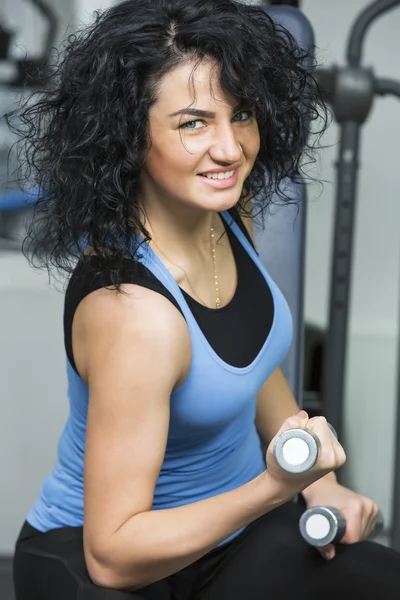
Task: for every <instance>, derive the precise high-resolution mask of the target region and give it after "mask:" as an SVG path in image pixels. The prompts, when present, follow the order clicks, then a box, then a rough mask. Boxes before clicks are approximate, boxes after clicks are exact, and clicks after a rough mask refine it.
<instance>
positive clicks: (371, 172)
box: [0, 0, 400, 600]
mask: <svg viewBox="0 0 400 600" xmlns="http://www.w3.org/2000/svg"><path fill="white" fill-rule="evenodd" d="M187 1H188V2H190V0H187ZM246 1H247V2H248V3H253V4H256V3H260V4H261V2H257V1H256V0H253V1H252V0H246ZM111 3H112V0H0V198H2V196H1V194H2V193H3V192H4V189H5V188H6V187H7V188H8V191H9V192H10V190H11V191H12V190H13V183H12V182H10V181H9V180H8V175H7V164H8V169H9V170H10V168H11V169H12V166H13V161H15V160H16V156H15V155H14V154H11V155H9V148H10V147H11V145H12V143H13V138H12V136H11V134H10V133H9V132H8V130H7V128H6V126H5V123H4V119H2V115H3V114H4V113H5V112H6V111H8V110H10V109H11V108H12V107H13V106H14V104H15V102H16V101H17V100H18V98H19V97H20V94H21V90H22V86H23V85H25V84H26V78H27V73H28V74H33V73H34V72H35V62H36V61H39V62H41V61H45V60H46V54H47V51H48V47H49V46H52V45H54V46H58V45H59V44H60V42H61V40H63V39H65V37H66V35H68V34H69V33H72V32H73V31H74V29H75V28H76V27H77V26H80V25H81V24H82V23H85V22H90V20H91V19H92V13H93V11H94V10H95V9H99V8H100V9H101V8H104V7H106V6H108V5H110V4H111ZM263 4H276V5H277V4H279V5H282V4H286V5H292V6H293V7H296V8H299V9H300V10H301V11H302V13H304V15H305V16H306V17H307V19H308V21H309V22H310V24H311V26H312V28H313V31H314V36H315V43H316V46H317V52H318V54H317V55H318V59H319V63H321V64H322V66H324V67H325V66H326V67H329V66H331V65H333V64H336V65H339V66H340V65H343V64H344V59H345V52H346V45H347V41H348V34H349V31H350V29H351V26H352V24H353V22H354V20H355V18H356V16H357V15H358V14H359V13H360V12H361V11H363V10H364V9H365V8H366V7H367V6H368V5H369V4H370V2H369V1H368V0H351V2H349V1H347V0H300V1H299V2H296V1H292V2H289V1H288V2H270V3H268V2H263ZM399 31H400V5H399V6H398V7H396V8H395V9H394V10H391V11H390V12H388V13H387V14H384V15H383V16H382V17H380V18H379V19H378V20H376V22H374V24H373V26H372V27H371V28H370V30H369V31H368V36H367V38H366V41H365V45H364V50H363V64H364V65H365V66H371V67H372V68H373V70H374V73H375V74H377V75H379V77H383V78H391V79H393V80H396V79H399V80H400V67H399V61H398V56H399V52H400V41H399V38H398V32H399ZM399 139H400V102H399V100H398V99H397V98H395V97H394V96H391V95H388V96H384V97H379V98H375V100H374V103H373V107H372V109H371V110H370V112H369V114H368V118H367V119H366V120H365V123H364V124H363V127H362V134H361V143H360V164H359V169H360V170H359V179H358V190H357V210H356V219H355V222H354V243H353V256H352V277H351V296H350V305H349V321H348V336H347V345H346V355H345V356H346V360H345V377H344V391H343V418H342V429H341V438H342V442H343V444H344V446H345V448H346V451H347V456H348V461H347V464H346V466H345V468H344V469H343V473H342V474H341V479H342V481H343V482H344V483H345V484H346V485H348V486H349V487H351V488H353V489H355V490H356V491H358V492H360V493H362V494H365V495H368V496H370V497H371V498H373V499H374V500H375V501H376V502H377V503H378V504H379V506H380V508H381V510H382V512H383V514H384V516H385V522H386V529H385V532H384V535H383V536H382V539H381V540H380V541H381V542H382V543H384V544H388V545H393V546H394V547H397V549H399V550H400V531H399V528H400V524H399V519H400V515H399V516H397V515H398V513H400V506H397V504H400V492H399V494H396V489H397V488H398V487H399V484H398V482H396V477H395V475H396V471H397V463H396V455H397V453H398V451H397V450H396V438H397V421H398V411H397V402H398V392H397V387H398V345H399V330H400V328H399V285H400V277H399V275H400V264H399V249H400V228H399V223H400V201H399V200H400V198H399V187H400V186H399V167H398V161H399V157H400V154H399V151H398V141H399ZM338 140H339V127H338V124H337V122H336V121H335V119H333V121H332V124H331V125H330V127H329V129H328V131H327V133H326V134H325V136H324V139H323V144H324V146H325V148H324V149H322V150H321V151H320V152H319V155H318V161H317V164H316V165H314V166H313V167H312V168H311V174H312V175H313V176H314V177H316V178H317V179H319V180H322V181H323V182H324V183H323V185H322V186H321V185H320V184H317V183H310V184H309V185H308V200H307V224H306V278H305V292H304V321H305V339H304V349H305V352H304V368H303V390H304V396H303V404H304V407H305V408H306V409H308V410H309V411H310V412H311V413H312V414H324V412H325V411H324V402H323V397H322V394H321V391H322V388H321V386H322V366H323V361H324V356H326V353H325V342H326V331H327V329H328V325H329V306H330V292H331V287H330V286H331V271H332V254H333V239H334V231H335V204H336V192H337V190H336V183H337V182H336V172H335V162H336V161H337V156H338ZM11 196H12V194H11V195H10V194H9V195H8V196H4V197H3V201H1V200H0V597H1V598H2V599H4V600H11V598H12V596H11V589H10V588H9V587H6V586H9V568H10V557H11V556H12V553H13V546H14V542H15V539H16V536H17V534H18V529H19V527H20V526H21V524H22V521H23V519H24V517H25V515H26V512H27V511H28V510H29V508H30V506H31V504H32V502H33V500H34V498H35V497H36V495H37V493H38V490H39V486H40V484H41V481H42V479H43V478H44V477H45V476H46V475H47V474H48V473H49V471H50V470H51V469H52V467H53V465H54V461H55V457H56V451H57V440H58V436H59V434H60V432H61V429H62V427H63V425H64V421H65V419H66V416H67V411H68V402H67V397H66V378H65V355H64V347H63V331H62V312H63V294H62V293H60V291H57V290H55V289H54V288H53V287H50V286H49V282H48V278H47V276H46V275H45V274H43V273H38V272H35V271H34V270H32V269H31V268H30V267H29V266H28V264H27V262H26V260H25V259H24V258H23V256H22V254H21V251H20V241H21V236H22V234H23V227H22V225H21V222H22V220H21V217H22V216H23V214H25V212H26V211H27V210H28V209H26V208H20V209H16V207H14V209H13V210H10V206H8V205H7V202H6V200H5V198H7V197H8V198H9V199H10V198H11ZM1 202H3V204H1ZM396 503H397V504H396ZM396 531H397V534H396ZM396 536H397V537H396ZM7 582H8V583H7Z"/></svg>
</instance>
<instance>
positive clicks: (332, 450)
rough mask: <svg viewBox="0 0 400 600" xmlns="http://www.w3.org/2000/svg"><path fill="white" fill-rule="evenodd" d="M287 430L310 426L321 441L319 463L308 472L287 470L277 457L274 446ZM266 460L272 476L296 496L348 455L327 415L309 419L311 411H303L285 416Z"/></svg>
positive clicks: (309, 428)
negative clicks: (286, 417)
mask: <svg viewBox="0 0 400 600" xmlns="http://www.w3.org/2000/svg"><path fill="white" fill-rule="evenodd" d="M288 429H307V430H308V431H310V432H312V433H314V434H315V435H316V436H317V437H318V438H319V441H320V443H321V448H320V451H319V455H318V460H317V462H316V464H315V465H314V466H313V467H312V469H310V470H309V471H307V472H305V473H288V472H287V471H285V470H283V469H282V468H281V467H280V466H279V465H278V463H277V462H276V460H275V456H274V446H275V442H276V439H277V437H278V436H279V435H280V434H281V433H282V432H283V431H287V430H288ZM266 461H267V471H268V473H269V476H270V477H273V478H274V479H275V480H276V481H278V482H280V483H283V484H285V486H286V487H287V488H288V489H289V488H290V489H291V490H292V492H293V495H296V494H297V493H298V492H300V491H302V490H304V489H305V488H307V487H308V486H310V485H311V484H313V483H314V482H316V481H318V480H319V479H321V478H322V477H324V476H325V475H326V474H327V473H330V472H331V471H334V470H336V469H338V468H339V467H341V466H342V465H343V464H344V463H345V461H346V455H345V452H344V450H343V448H342V446H341V445H340V443H339V442H338V440H337V439H336V437H335V436H334V435H333V433H332V431H331V429H330V427H329V426H328V423H327V421H326V419H325V417H313V418H311V419H310V418H309V417H308V414H307V413H306V412H305V411H304V410H301V411H300V412H299V413H298V414H297V415H294V416H293V417H290V418H289V419H286V421H285V422H284V423H283V425H282V427H281V428H280V430H279V431H278V433H277V434H276V436H275V437H274V438H273V439H272V441H271V443H270V444H269V446H268V449H267V456H266Z"/></svg>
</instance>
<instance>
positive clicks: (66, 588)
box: [14, 502, 400, 600]
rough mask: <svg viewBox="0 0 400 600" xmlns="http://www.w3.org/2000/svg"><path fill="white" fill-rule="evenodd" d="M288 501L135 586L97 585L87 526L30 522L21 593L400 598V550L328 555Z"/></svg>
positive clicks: (217, 599)
mask: <svg viewBox="0 0 400 600" xmlns="http://www.w3.org/2000/svg"><path fill="white" fill-rule="evenodd" d="M302 510H303V509H302V508H301V506H300V505H297V504H294V503H291V502H290V503H287V504H285V505H284V506H281V507H280V508H277V509H275V510H274V511H272V512H270V513H268V514H266V515H265V516H263V517H262V518H261V519H258V520H257V521H254V522H253V523H252V524H251V525H249V527H247V528H246V530H245V531H244V532H242V533H241V534H240V535H239V536H238V537H237V538H235V539H234V540H233V541H232V542H229V543H228V544H225V545H224V546H222V547H220V548H216V549H215V550H213V551H212V552H209V553H208V554H206V555H205V556H204V557H203V558H201V559H200V560H198V561H196V562H195V563H193V564H192V565H190V566H189V567H186V568H185V569H183V570H182V571H179V573H176V574H174V575H172V576H171V577H168V578H167V579H165V580H163V581H160V582H157V583H154V584H152V585H149V586H147V587H145V588H142V589H141V590H139V591H138V592H135V593H129V592H124V591H118V590H110V589H105V588H100V587H97V586H95V585H94V584H93V583H92V582H91V580H90V577H89V575H88V572H87V569H86V565H85V559H84V554H83V540H82V528H81V527H77V528H71V527H65V528H62V529H55V530H53V531H49V532H48V533H39V532H37V531H36V530H35V529H33V528H31V527H30V526H29V525H27V524H26V525H25V526H24V527H23V529H22V531H21V535H20V537H19V540H18V542H17V546H16V552H15V558H14V584H15V590H16V600H245V599H250V600H321V599H323V600H338V599H340V600H350V599H351V600H358V599H359V598H360V600H361V598H362V599H363V600H377V599H378V598H382V599H384V600H391V599H393V600H395V599H396V600H398V599H399V598H400V554H399V553H397V552H395V551H394V550H392V549H390V548H385V547H384V546H380V545H378V544H375V543H373V542H361V543H358V544H352V545H350V546H344V545H340V544H339V545H338V547H337V556H336V558H334V559H333V560H332V561H329V562H327V561H325V559H323V558H322V557H321V556H320V555H319V553H318V552H317V551H316V550H315V548H312V547H310V546H308V545H307V544H306V543H305V542H304V540H303V539H302V538H301V536H300V534H299V531H298V521H299V517H300V515H301V513H302Z"/></svg>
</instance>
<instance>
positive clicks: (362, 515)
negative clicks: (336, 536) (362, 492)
mask: <svg viewBox="0 0 400 600" xmlns="http://www.w3.org/2000/svg"><path fill="white" fill-rule="evenodd" d="M378 514H379V508H378V506H377V505H376V504H375V502H373V501H372V500H370V499H369V498H365V497H364V496H360V497H359V499H358V500H357V501H353V502H352V503H351V505H349V506H347V507H346V533H345V535H344V537H343V539H342V540H341V541H342V543H344V544H354V543H356V542H359V541H362V540H366V539H367V538H368V537H369V536H370V535H371V533H372V532H373V530H374V527H375V523H376V520H377V518H378Z"/></svg>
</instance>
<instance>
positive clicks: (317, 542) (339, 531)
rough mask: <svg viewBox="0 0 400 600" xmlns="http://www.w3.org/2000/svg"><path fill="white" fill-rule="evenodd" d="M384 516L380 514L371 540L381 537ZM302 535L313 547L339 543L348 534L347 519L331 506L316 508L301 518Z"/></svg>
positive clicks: (307, 511) (370, 537) (309, 510)
mask: <svg viewBox="0 0 400 600" xmlns="http://www.w3.org/2000/svg"><path fill="white" fill-rule="evenodd" d="M383 526H384V521H383V515H382V513H381V512H379V515H378V518H377V520H376V523H375V527H374V530H373V532H372V533H371V535H370V536H369V539H372V538H374V537H376V536H377V535H379V534H380V533H381V531H382V529H383ZM299 527H300V533H301V535H302V536H303V538H304V539H305V541H306V542H307V543H308V544H310V545H311V546H320V547H321V546H327V545H328V544H336V543H338V542H339V541H340V540H341V539H342V537H343V536H344V534H345V532H346V519H345V518H344V517H343V515H342V513H341V512H340V510H338V509H337V508H333V507H331V506H314V507H312V508H309V509H308V510H306V511H305V512H304V513H303V515H302V516H301V518H300V522H299Z"/></svg>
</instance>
